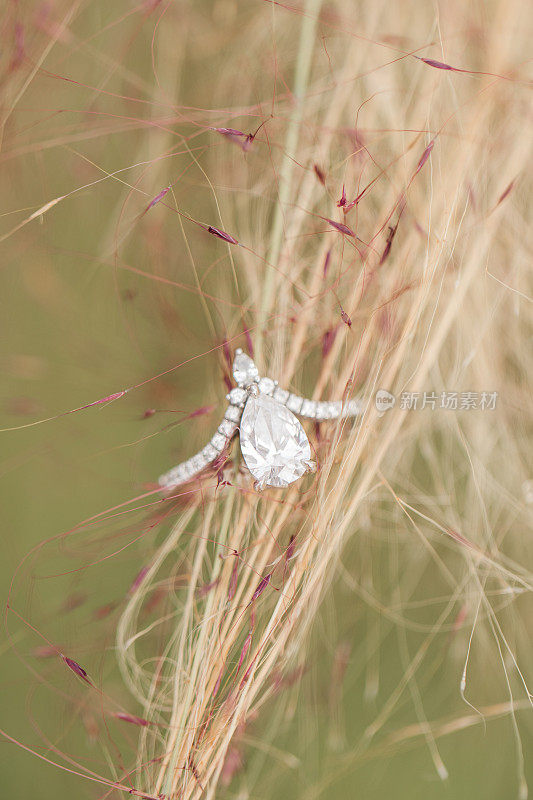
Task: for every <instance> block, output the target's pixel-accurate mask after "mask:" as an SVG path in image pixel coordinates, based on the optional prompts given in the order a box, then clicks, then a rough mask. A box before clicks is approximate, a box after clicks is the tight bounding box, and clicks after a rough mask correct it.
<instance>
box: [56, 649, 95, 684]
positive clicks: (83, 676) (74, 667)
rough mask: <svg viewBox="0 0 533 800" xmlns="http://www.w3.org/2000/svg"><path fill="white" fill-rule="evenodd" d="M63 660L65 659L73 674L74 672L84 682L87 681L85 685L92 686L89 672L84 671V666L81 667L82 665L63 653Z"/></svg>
mask: <svg viewBox="0 0 533 800" xmlns="http://www.w3.org/2000/svg"><path fill="white" fill-rule="evenodd" d="M61 658H62V659H63V661H64V662H65V664H66V665H67V667H68V668H69V669H71V670H72V672H74V673H75V674H76V675H77V676H78V678H81V679H82V681H85V683H88V684H91V681H90V678H89V676H88V674H87V672H86V671H85V670H84V669H83V667H82V666H80V664H78V662H77V661H73V659H72V658H69V657H68V656H65V655H63V653H61ZM91 685H92V684H91Z"/></svg>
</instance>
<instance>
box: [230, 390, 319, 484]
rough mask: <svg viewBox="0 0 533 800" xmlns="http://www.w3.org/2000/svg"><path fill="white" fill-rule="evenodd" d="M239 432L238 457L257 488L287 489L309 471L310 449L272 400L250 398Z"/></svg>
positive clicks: (291, 419) (291, 417) (261, 396)
mask: <svg viewBox="0 0 533 800" xmlns="http://www.w3.org/2000/svg"><path fill="white" fill-rule="evenodd" d="M240 428H241V433H240V440H241V451H242V455H243V457H244V460H245V462H246V466H247V467H248V469H249V470H250V472H251V473H252V475H253V476H254V478H255V479H256V481H257V483H258V485H259V487H262V486H279V487H281V486H288V485H289V484H290V483H292V482H293V481H295V480H297V479H298V478H300V477H301V476H302V475H303V474H304V472H307V470H308V469H309V468H310V466H311V464H312V462H311V447H310V445H309V440H308V439H307V436H306V435H305V431H304V429H303V428H302V426H301V425H300V423H299V421H298V420H297V419H296V417H295V416H294V414H293V413H292V412H291V411H289V409H288V408H286V407H285V406H283V405H281V403H278V402H277V400H274V399H273V398H272V397H269V396H268V395H266V394H259V395H258V396H257V397H255V396H253V395H251V396H250V397H249V398H248V400H247V401H246V405H245V407H244V411H243V414H242V418H241V426H240Z"/></svg>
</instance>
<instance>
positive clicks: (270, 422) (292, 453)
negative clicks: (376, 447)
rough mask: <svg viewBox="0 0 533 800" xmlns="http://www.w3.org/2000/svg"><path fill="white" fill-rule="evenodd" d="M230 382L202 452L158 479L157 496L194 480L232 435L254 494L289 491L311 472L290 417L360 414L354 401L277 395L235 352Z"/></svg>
mask: <svg viewBox="0 0 533 800" xmlns="http://www.w3.org/2000/svg"><path fill="white" fill-rule="evenodd" d="M233 377H234V379H235V383H236V384H237V386H236V387H235V388H234V389H232V390H231V391H230V392H229V394H227V395H226V399H227V400H228V401H229V406H228V408H227V410H226V413H225V414H224V419H223V420H222V422H221V423H220V425H219V426H218V429H217V432H216V433H215V435H214V436H213V438H212V439H211V441H210V442H209V444H208V445H206V446H205V447H204V448H203V450H200V452H199V453H197V454H196V455H194V456H192V458H189V459H188V460H187V461H184V462H183V463H182V464H178V465H177V466H176V467H173V469H171V470H169V472H166V473H165V474H164V475H161V477H160V478H159V486H160V487H161V488H162V489H163V490H165V491H168V490H170V489H173V488H174V487H176V486H179V485H181V484H183V483H187V482H188V481H190V480H191V479H192V478H194V477H196V475H198V474H199V473H200V472H202V471H203V470H204V469H206V467H208V466H209V465H210V464H211V463H212V462H214V461H216V459H217V458H219V457H220V455H221V454H222V452H223V451H224V449H225V448H226V447H227V445H228V443H229V442H230V440H231V439H232V438H233V436H234V435H235V434H236V433H237V432H239V438H240V445H241V452H242V456H243V459H244V463H245V464H246V466H247V468H248V470H249V471H250V473H251V474H252V476H253V478H254V479H255V488H256V489H258V490H261V489H264V488H265V487H267V486H274V487H278V488H282V487H286V486H289V484H291V483H293V482H294V481H295V480H297V479H298V478H301V477H302V475H304V473H306V472H310V471H314V470H315V468H316V467H315V463H314V461H313V460H312V458H311V446H310V444H309V439H308V438H307V435H306V433H305V431H304V429H303V427H302V425H301V423H300V421H299V420H298V419H297V416H296V415H298V416H300V417H303V418H307V419H314V420H317V421H323V420H329V419H339V417H355V416H358V415H359V414H361V413H362V405H361V403H360V402H359V401H358V400H349V401H348V402H346V403H342V402H341V401H334V402H328V401H323V400H308V399H306V398H304V397H300V396H298V395H295V394H292V393H291V392H288V391H286V390H285V389H282V388H281V387H280V386H279V385H278V383H277V381H274V380H272V379H271V378H263V377H261V376H260V375H259V371H258V369H257V367H256V365H255V364H254V362H253V360H252V359H251V358H250V356H248V355H247V354H246V353H244V352H243V351H242V350H240V349H239V350H237V351H236V352H235V359H234V361H233Z"/></svg>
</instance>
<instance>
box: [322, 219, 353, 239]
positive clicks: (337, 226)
mask: <svg viewBox="0 0 533 800" xmlns="http://www.w3.org/2000/svg"><path fill="white" fill-rule="evenodd" d="M326 222H329V224H330V225H333V227H334V228H335V230H337V231H339V233H343V234H344V235H345V236H353V237H354V238H355V233H354V232H353V231H352V229H351V228H349V227H348V226H347V225H344V224H343V223H342V222H335V220H333V219H328V220H326Z"/></svg>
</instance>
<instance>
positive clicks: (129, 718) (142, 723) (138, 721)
mask: <svg viewBox="0 0 533 800" xmlns="http://www.w3.org/2000/svg"><path fill="white" fill-rule="evenodd" d="M113 716H114V717H115V718H116V719H121V720H122V722H129V723H130V725H138V726H139V727H141V728H146V726H147V725H149V724H150V723H149V722H148V720H147V719H143V718H142V717H136V716H134V715H133V714H126V713H125V712H123V711H117V713H116V714H113Z"/></svg>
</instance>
